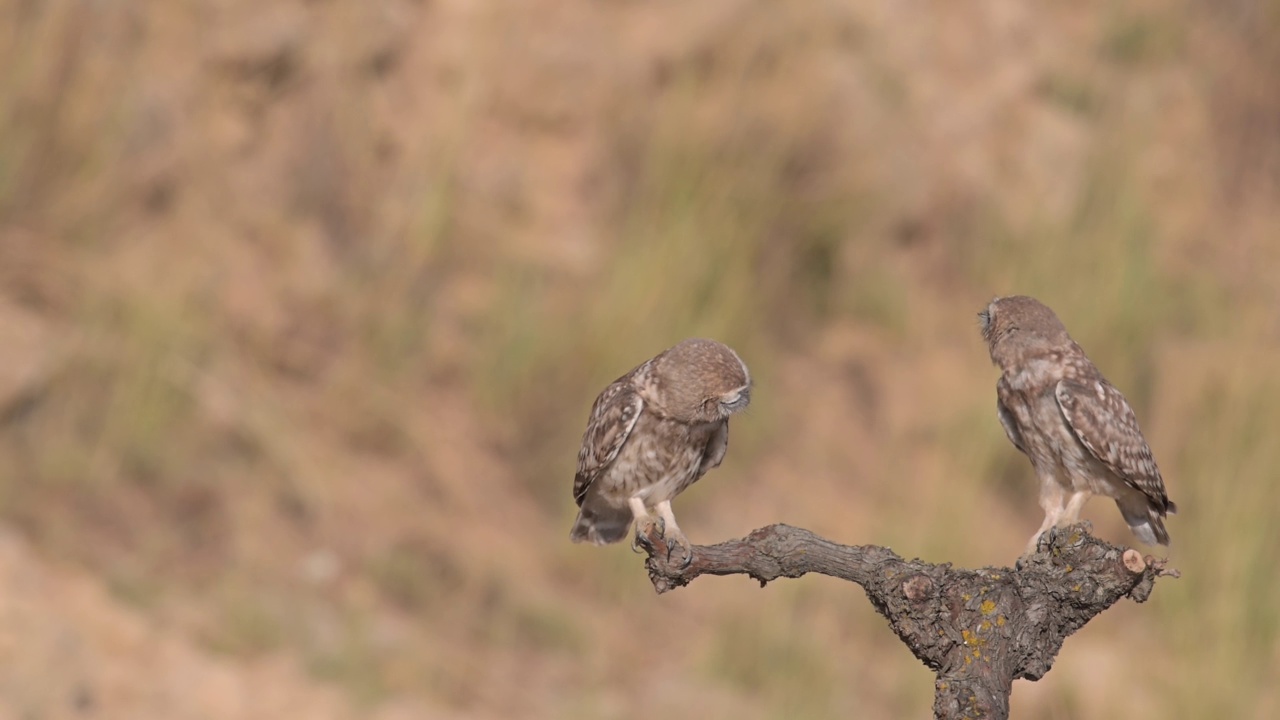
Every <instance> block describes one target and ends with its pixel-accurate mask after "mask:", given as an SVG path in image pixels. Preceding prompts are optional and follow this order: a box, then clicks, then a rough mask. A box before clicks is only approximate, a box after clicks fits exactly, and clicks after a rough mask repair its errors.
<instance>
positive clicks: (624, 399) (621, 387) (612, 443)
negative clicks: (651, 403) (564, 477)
mask: <svg viewBox="0 0 1280 720" xmlns="http://www.w3.org/2000/svg"><path fill="white" fill-rule="evenodd" d="M630 380H631V378H630V375H628V376H625V377H623V378H621V379H619V380H618V381H617V382H614V383H613V384H612V385H610V386H609V387H607V388H605V389H604V392H602V393H600V397H598V398H596V401H595V404H594V405H592V406H591V419H590V420H589V421H588V422H587V431H586V432H585V433H583V435H582V448H581V449H580V450H579V451H578V472H577V474H576V475H574V478H573V499H574V502H576V503H577V504H578V505H579V506H581V505H582V501H583V499H584V498H585V497H586V496H587V489H588V488H589V487H591V483H593V482H595V480H596V478H598V477H599V476H600V474H601V472H602V471H604V470H605V469H606V468H608V467H609V465H610V464H612V463H613V461H614V460H615V459H616V458H617V457H618V452H619V451H620V450H621V449H622V445H623V443H625V442H626V441H627V437H628V436H630V435H631V431H632V429H633V428H635V426H636V420H637V419H639V417H640V413H641V412H643V410H644V400H643V399H642V398H641V397H640V395H639V394H638V393H637V392H636V391H635V388H634V387H632V385H631V382H630Z"/></svg>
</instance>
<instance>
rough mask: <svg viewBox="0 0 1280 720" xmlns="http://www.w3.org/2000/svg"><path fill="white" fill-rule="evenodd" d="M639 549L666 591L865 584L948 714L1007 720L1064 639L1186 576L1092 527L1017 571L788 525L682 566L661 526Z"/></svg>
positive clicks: (1062, 539)
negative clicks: (707, 581)
mask: <svg viewBox="0 0 1280 720" xmlns="http://www.w3.org/2000/svg"><path fill="white" fill-rule="evenodd" d="M641 545H642V546H643V547H644V548H645V550H646V551H647V552H648V554H649V559H648V560H647V561H646V563H645V565H646V567H647V568H648V571H649V578H650V580H651V581H652V582H653V586H654V589H656V590H657V591H658V592H659V593H663V592H667V591H669V590H673V589H675V588H678V587H683V586H685V585H688V584H689V583H690V582H692V581H693V580H694V579H695V578H698V577H700V576H702V575H749V576H751V577H752V578H755V579H756V580H759V581H760V584H761V585H762V586H763V585H764V584H765V583H768V582H769V581H771V580H776V579H777V578H780V577H791V578H797V577H800V576H801V575H805V574H807V573H811V572H816V573H821V574H823V575H830V576H832V577H837V578H841V579H843V580H848V581H850V582H854V583H857V584H858V585H860V586H862V588H863V590H864V591H865V592H866V594H867V598H868V599H870V600H871V603H872V605H874V606H875V608H876V610H877V611H879V612H880V614H881V615H883V616H884V617H885V618H886V619H888V621H889V626H890V627H891V628H892V629H893V631H894V632H895V633H897V635H898V637H899V638H901V639H902V641H903V642H904V643H906V645H907V647H908V648H910V649H911V652H912V653H913V654H914V655H915V656H916V657H917V658H919V659H920V661H921V662H923V663H924V664H925V665H926V666H928V667H929V668H930V669H932V670H934V671H935V672H937V674H938V678H937V681H936V683H935V701H934V714H935V716H936V717H939V718H959V717H970V718H1003V717H1007V716H1008V712H1009V693H1010V690H1011V688H1012V683H1013V680H1015V679H1017V678H1025V679H1027V680H1038V679H1040V678H1041V677H1043V676H1044V674H1045V673H1047V672H1048V671H1049V669H1050V668H1051V667H1053V660H1054V658H1055V657H1056V656H1057V654H1058V651H1059V650H1060V649H1061V648H1062V643H1063V641H1065V640H1066V638H1067V637H1068V636H1069V635H1071V634H1072V633H1074V632H1076V631H1077V630H1079V629H1080V628H1081V627H1083V626H1084V624H1085V623H1087V622H1088V621H1089V620H1090V619H1091V618H1093V617H1094V616H1095V615H1097V614H1098V613H1100V612H1102V611H1103V610H1105V609H1107V608H1108V607H1110V606H1111V605H1113V604H1114V603H1115V602H1116V601H1118V600H1119V599H1120V598H1123V597H1129V598H1131V599H1133V600H1135V601H1137V602H1143V601H1145V600H1146V599H1147V598H1148V597H1149V596H1150V594H1151V590H1152V588H1153V587H1154V584H1155V580H1156V578H1158V577H1160V576H1163V575H1171V576H1175V577H1176V576H1177V572H1176V571H1173V570H1166V569H1165V561H1164V560H1159V559H1156V558H1152V557H1146V558H1144V557H1142V556H1141V555H1140V554H1138V553H1137V552H1136V551H1134V550H1125V549H1123V548H1119V547H1116V546H1114V545H1110V544H1108V543H1106V542H1104V541H1102V540H1099V539H1097V538H1095V537H1093V536H1092V535H1090V534H1089V526H1088V524H1080V525H1072V526H1070V527H1067V528H1061V529H1057V530H1053V531H1050V532H1048V533H1045V535H1044V536H1043V537H1041V539H1040V544H1039V546H1038V547H1037V550H1036V553H1035V554H1033V555H1031V556H1029V557H1026V558H1023V560H1022V563H1021V565H1020V567H1019V568H1018V569H1016V570H1014V569H1009V568H982V569H980V570H964V569H957V568H953V567H951V565H950V564H941V565H936V564H933V563H927V562H923V561H921V560H910V561H908V560H903V559H902V558H901V557H899V556H898V555H897V554H895V553H894V552H893V551H892V550H890V549H888V548H885V547H880V546H876V545H840V544H837V543H833V542H831V541H830V540H827V539H825V538H822V537H820V536H818V535H815V534H813V533H812V532H809V531H808V530H803V529H801V528H795V527H791V526H788V525H770V526H768V527H764V528H760V529H759V530H755V531H753V532H752V533H751V534H750V535H748V536H747V537H745V538H742V539H740V540H730V541H727V542H722V543H719V544H717V545H707V546H703V545H698V546H694V548H693V561H692V562H691V563H690V564H689V566H688V567H683V568H682V567H680V566H679V564H678V562H673V561H672V559H670V558H669V557H668V548H667V546H666V543H665V542H664V540H663V538H662V537H660V536H658V535H657V534H656V533H651V534H650V535H648V536H646V537H645V538H643V540H642V542H641Z"/></svg>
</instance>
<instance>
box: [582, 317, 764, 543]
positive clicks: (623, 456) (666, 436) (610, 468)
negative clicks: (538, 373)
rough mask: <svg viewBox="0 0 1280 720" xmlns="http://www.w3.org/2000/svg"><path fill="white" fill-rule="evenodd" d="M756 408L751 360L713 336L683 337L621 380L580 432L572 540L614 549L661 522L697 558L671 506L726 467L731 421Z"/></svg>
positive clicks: (600, 399)
mask: <svg viewBox="0 0 1280 720" xmlns="http://www.w3.org/2000/svg"><path fill="white" fill-rule="evenodd" d="M750 402H751V373H750V372H748V371H747V365H746V363H744V362H742V358H740V357H738V354H737V353H735V352H734V351H733V350H731V349H730V348H729V347H728V346H726V345H722V344H721V343H718V342H716V341H714V340H702V339H691V340H685V341H684V342H682V343H680V344H678V345H676V346H675V347H672V348H670V349H668V350H666V351H664V352H662V353H661V354H659V355H657V356H655V357H653V358H652V359H650V360H646V361H645V362H643V363H641V364H640V365H639V366H638V367H636V368H635V369H633V370H632V371H631V372H629V373H627V374H626V375H623V376H622V377H620V378H618V379H617V380H615V381H613V383H611V384H610V385H609V386H608V387H606V388H605V389H604V391H603V392H601V393H600V396H599V397H597V398H596V401H595V404H594V405H592V406H591V417H590V418H589V419H588V421H587V431H586V432H585V433H584V434H583V436H582V449H581V450H579V451H578V472H577V474H576V475H575V476H574V478H573V499H574V501H576V502H577V503H578V507H579V508H581V509H580V510H579V512H578V519H577V521H576V522H574V524H573V530H572V531H571V532H570V534H569V537H570V539H572V540H573V541H574V542H582V541H584V540H585V541H589V542H592V543H595V544H596V545H604V544H607V543H615V542H618V541H619V540H621V539H623V538H624V537H626V535H627V532H628V531H629V530H630V528H631V526H632V523H633V522H637V523H646V524H647V523H656V524H657V526H658V529H659V532H660V533H661V534H662V536H663V537H664V538H665V539H666V540H667V545H668V547H669V548H671V549H672V550H674V548H675V547H679V548H680V551H681V552H682V554H683V557H682V561H683V562H684V563H685V564H686V565H687V564H689V563H690V562H692V561H693V553H692V549H691V546H690V545H689V541H688V539H686V538H685V536H684V534H683V533H681V532H680V527H679V526H678V525H676V518H675V515H674V514H673V513H672V511H671V500H672V499H673V498H674V497H675V496H677V495H679V494H680V493H681V492H683V491H684V489H685V488H687V487H689V486H690V485H692V484H693V483H694V482H696V481H697V480H698V478H700V477H702V476H703V474H705V473H706V472H707V471H708V470H710V469H711V468H714V467H716V466H718V465H719V464H720V461H721V460H723V459H724V453H725V450H726V449H727V448H728V447H729V416H730V415H732V414H734V413H735V412H738V411H739V410H742V409H743V408H745V407H747V404H748V403H750ZM650 509H652V510H654V511H656V512H657V519H656V520H655V519H654V518H653V517H652V516H651V515H650V514H649V511H650ZM640 529H641V528H637V531H639V530H640Z"/></svg>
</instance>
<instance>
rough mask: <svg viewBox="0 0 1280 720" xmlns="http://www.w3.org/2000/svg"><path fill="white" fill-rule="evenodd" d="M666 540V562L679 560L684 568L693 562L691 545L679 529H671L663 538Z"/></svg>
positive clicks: (682, 568) (681, 567)
mask: <svg viewBox="0 0 1280 720" xmlns="http://www.w3.org/2000/svg"><path fill="white" fill-rule="evenodd" d="M664 539H665V540H666V542H667V562H673V561H675V562H679V564H680V569H681V570H684V569H685V568H687V567H689V566H690V565H692V564H693V546H692V545H690V544H689V539H688V538H686V537H685V536H684V533H682V532H680V531H679V529H674V528H673V529H672V530H671V532H669V533H668V534H667V535H666V537H665V538H664Z"/></svg>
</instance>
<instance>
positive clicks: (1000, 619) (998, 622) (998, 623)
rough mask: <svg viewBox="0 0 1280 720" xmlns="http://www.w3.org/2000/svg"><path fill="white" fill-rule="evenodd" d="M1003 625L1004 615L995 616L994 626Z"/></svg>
mask: <svg viewBox="0 0 1280 720" xmlns="http://www.w3.org/2000/svg"><path fill="white" fill-rule="evenodd" d="M1003 625H1004V616H1003V615H1000V616H997V617H996V627H1002V626H1003Z"/></svg>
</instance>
